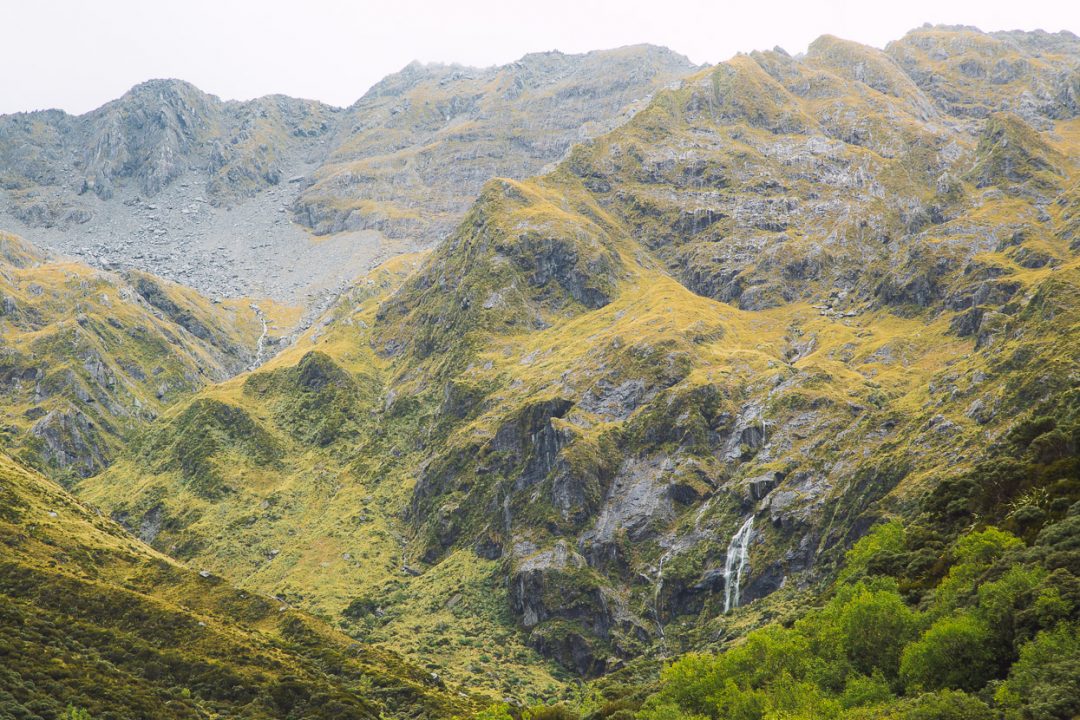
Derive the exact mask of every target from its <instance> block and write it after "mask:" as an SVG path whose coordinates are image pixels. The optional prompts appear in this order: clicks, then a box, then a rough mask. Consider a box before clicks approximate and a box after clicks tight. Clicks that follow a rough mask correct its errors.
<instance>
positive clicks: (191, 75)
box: [0, 0, 1080, 113]
mask: <svg viewBox="0 0 1080 720" xmlns="http://www.w3.org/2000/svg"><path fill="white" fill-rule="evenodd" d="M924 22H932V23H962V24H967V25H976V26H978V27H979V28H981V29H983V30H987V31H990V30H1005V29H1025V30H1031V29H1036V28H1042V29H1044V30H1047V31H1051V32H1054V31H1058V30H1071V31H1073V32H1076V33H1078V34H1080V0H886V1H885V2H881V1H879V0H802V1H798V0H741V1H740V2H731V1H730V0H532V1H531V2H527V3H520V2H513V1H512V0H458V1H457V2H455V1H453V0H444V1H443V2H438V1H435V0H427V1H423V2H421V1H418V0H390V1H389V2H386V1H378V0H353V1H352V2H349V1H348V0H258V1H256V0H252V1H247V0H244V1H240V0H170V1H167V2H165V1H160V0H158V1H155V0H93V1H89V0H0V28H2V32H3V43H2V45H0V63H2V66H0V68H2V69H0V113H8V112H16V111H20V110H33V109H40V108H47V107H60V108H63V109H65V110H67V111H69V112H75V113H81V112H86V111H87V110H90V109H93V108H95V107H97V106H99V105H101V104H103V103H105V102H106V101H108V100H111V99H113V98H115V97H119V96H120V95H122V94H123V93H124V92H125V91H126V90H127V89H128V88H130V87H131V86H132V85H135V84H136V83H139V82H142V81H143V80H147V79H150V78H160V77H175V78H182V79H184V80H188V81H190V82H192V83H194V84H195V85H197V86H198V87H200V88H202V89H203V90H205V91H207V92H210V93H213V94H215V95H218V96H221V97H223V98H237V99H247V98H252V97H258V96H260V95H265V94H268V93H285V94H288V95H294V96H298V97H306V98H317V99H319V100H323V101H326V102H329V103H332V104H335V105H349V104H351V103H352V102H354V101H355V100H356V99H357V98H359V97H360V96H361V95H362V94H363V93H364V91H365V90H366V89H367V88H368V87H370V86H371V85H372V84H373V83H375V82H377V81H378V80H379V79H380V78H382V77H384V76H385V75H387V74H389V73H392V72H395V71H397V70H399V69H401V68H402V67H404V66H405V65H406V64H408V63H409V62H410V61H411V60H420V61H423V62H461V63H464V64H468V65H481V66H484V65H493V64H501V63H505V62H509V61H512V60H516V59H517V58H519V57H520V56H521V55H523V54H525V53H527V52H533V51H542V50H552V49H558V50H562V51H564V52H584V51H587V50H594V49H600V48H610V47H617V46H619V45H627V44H631V43H639V42H650V43H654V44H657V45H667V46H668V47H670V48H672V49H674V50H676V51H678V52H681V53H683V54H685V55H687V56H688V57H689V58H690V59H691V60H693V61H694V62H696V63H705V62H708V63H715V62H718V61H721V60H725V59H727V58H729V57H731V56H732V55H734V54H735V53H736V52H740V51H750V50H755V49H765V48H771V47H773V46H774V45H780V46H782V47H784V48H786V49H787V50H788V51H789V52H792V53H795V52H801V51H803V50H805V49H806V46H807V45H808V44H809V43H810V42H811V41H812V40H813V39H814V38H815V37H817V36H819V35H821V34H824V33H831V34H833V35H839V36H840V37H844V38H848V39H851V40H858V41H860V42H863V43H867V44H870V45H875V46H877V47H882V46H884V45H885V43H887V42H888V41H889V40H893V39H896V38H898V37H900V36H901V35H903V33H904V32H906V31H907V30H909V29H911V28H913V27H917V26H919V25H921V24H922V23H924Z"/></svg>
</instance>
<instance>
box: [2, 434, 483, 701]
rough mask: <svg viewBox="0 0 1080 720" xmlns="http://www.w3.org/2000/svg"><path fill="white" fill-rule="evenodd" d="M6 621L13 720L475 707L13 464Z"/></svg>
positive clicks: (6, 465)
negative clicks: (145, 540) (151, 544)
mask: <svg viewBox="0 0 1080 720" xmlns="http://www.w3.org/2000/svg"><path fill="white" fill-rule="evenodd" d="M0 618H2V622H0V658H2V661H0V716H2V717H5V718H27V719H30V718H42V717H44V718H54V717H60V716H61V714H62V713H64V712H65V709H66V708H69V707H74V708H76V709H79V710H83V711H86V712H88V713H89V714H90V716H91V717H94V718H116V719H120V718H146V717H155V718H205V717H243V718H379V717H432V718H435V717H448V716H449V715H451V714H453V713H454V712H459V711H461V710H462V709H463V708H464V707H467V702H468V701H467V700H465V699H463V698H462V697H460V696H456V695H455V696H453V697H452V696H451V694H450V693H449V692H448V691H447V690H446V688H445V687H444V686H443V685H442V683H441V682H439V681H437V680H436V679H433V678H432V676H431V675H430V674H429V673H426V672H422V671H419V670H417V669H414V668H412V667H410V666H408V665H407V664H405V663H403V662H402V661H401V660H400V659H399V658H397V657H396V656H394V655H393V654H390V653H386V652H382V651H378V650H374V649H371V648H369V647H367V646H363V645H360V644H357V643H355V642H353V641H351V640H349V639H348V638H346V637H344V636H342V635H341V634H339V633H335V632H334V631H332V630H330V629H329V628H327V627H326V626H324V625H323V624H322V623H319V622H317V621H315V620H312V619H311V618H309V617H307V616H304V615H302V614H300V613H298V612H296V611H294V610H292V609H291V608H289V607H288V606H287V605H285V604H283V603H282V602H280V601H277V600H274V599H273V598H267V597H265V596H259V595H253V594H251V593H248V592H243V591H239V590H236V589H233V588H232V587H230V586H229V585H228V584H227V583H225V582H223V581H222V580H221V578H219V577H216V576H214V575H211V574H210V573H207V572H201V573H196V572H195V571H194V570H190V569H188V568H185V567H183V566H181V565H179V564H177V563H176V562H174V561H172V560H170V559H168V558H166V557H165V556H163V555H160V554H158V553H156V552H154V551H152V550H150V549H149V548H147V547H146V546H144V545H143V544H142V543H140V542H138V541H137V540H135V539H134V538H132V537H131V536H129V535H128V534H127V533H126V532H124V531H123V529H122V528H120V527H119V526H118V525H116V524H115V523H114V522H112V521H111V520H107V519H105V518H103V517H101V516H100V515H98V514H96V513H95V512H93V511H92V510H90V509H89V508H87V507H86V506H84V505H82V504H81V503H79V502H78V501H76V500H75V499H74V498H72V497H71V496H70V495H68V494H67V493H65V492H64V491H63V490H61V489H60V487H58V486H56V485H54V484H53V483H51V482H50V481H48V480H46V479H45V478H43V477H41V476H40V475H37V474H36V473H33V472H32V471H29V470H26V469H25V468H22V467H20V466H19V465H17V464H16V463H14V462H13V461H11V460H10V459H9V458H7V457H6V456H3V455H0ZM462 703H465V705H462ZM64 716H65V717H67V715H64Z"/></svg>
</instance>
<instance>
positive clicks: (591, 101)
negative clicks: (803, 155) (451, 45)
mask: <svg viewBox="0 0 1080 720" xmlns="http://www.w3.org/2000/svg"><path fill="white" fill-rule="evenodd" d="M692 69H693V68H692V66H691V65H690V63H689V62H688V61H687V60H686V58H684V57H682V56H680V55H677V54H675V53H673V52H671V51H669V50H666V49H664V48H657V47H652V46H635V47H628V48H620V49H616V50H608V51H597V52H592V53H588V54H584V55H565V54H562V53H558V52H553V53H541V54H533V55H527V56H525V57H523V58H521V59H520V60H519V61H517V62H515V63H512V64H509V65H506V66H500V67H493V68H486V69H479V68H470V67H463V66H459V65H452V66H444V65H420V64H419V63H413V64H411V65H409V66H408V67H406V68H404V69H403V70H402V71H401V72H399V73H395V74H393V75H390V76H388V77H386V78H384V79H383V80H382V81H381V82H379V83H378V84H377V85H375V87H373V88H371V90H369V91H368V92H367V93H365V95H364V96H363V97H362V98H361V99H360V100H358V101H357V102H356V103H355V104H354V105H352V106H351V107H348V108H333V107H329V106H327V105H324V104H323V103H319V102H315V101H310V100H300V99H296V98H289V97H284V96H268V97H264V98H259V99H256V100H251V101H246V102H236V101H222V100H220V99H218V98H216V97H214V96H212V95H208V94H206V93H204V92H202V91H200V90H199V89H198V88H196V87H194V86H192V85H190V84H188V83H185V82H182V81H179V80H153V81H150V82H146V83H143V84H140V85H138V86H136V87H134V88H132V89H131V90H130V91H129V92H128V93H126V94H125V95H124V96H123V97H121V98H118V99H117V100H114V101H112V102H110V103H108V104H106V105H104V106H103V107H101V108H98V109H97V110H94V111H92V112H90V113H86V114H85V115H80V116H77V117H73V116H70V115H67V114H66V113H63V112H61V111H57V110H49V111H43V112H33V113H19V114H15V115H8V116H2V117H0V214H2V216H0V228H5V229H8V230H13V231H15V232H18V233H20V234H22V235H25V236H27V237H33V238H35V241H36V242H39V243H41V244H42V245H43V246H45V247H48V248H49V249H52V250H56V251H59V252H63V253H64V254H66V255H70V256H74V257H77V258H79V259H80V260H82V261H84V262H87V263H89V264H91V265H94V266H95V267H105V268H117V267H119V268H137V269H141V270H144V271H148V272H152V273H154V274H156V275H160V276H162V277H165V278H168V279H170V280H173V281H175V282H180V283H183V284H185V285H188V286H190V287H192V288H195V289H196V290H198V291H200V292H202V293H203V294H205V295H207V296H209V297H215V298H216V297H238V296H244V295H247V296H253V297H266V296H269V297H273V298H275V299H278V300H283V301H286V302H290V303H293V304H295V303H305V304H318V303H319V302H321V301H322V300H323V299H325V297H327V296H328V295H330V296H332V295H333V294H335V292H336V291H337V290H338V289H339V288H340V286H341V285H342V284H345V283H348V282H351V281H352V280H353V279H354V277H355V276H356V275H357V274H359V273H361V272H363V271H366V270H367V269H369V268H370V267H371V265H372V264H373V263H377V261H378V260H379V259H385V258H386V257H388V256H391V255H394V254H397V253H399V252H402V251H403V250H404V249H408V248H410V247H428V246H430V245H431V244H432V243H434V242H435V241H437V240H439V239H441V238H442V237H443V236H444V235H446V234H447V233H448V232H449V231H450V230H451V229H452V228H453V226H454V225H456V224H457V222H458V221H459V220H460V219H461V216H462V215H463V214H464V212H465V210H466V209H467V208H468V205H469V203H471V202H472V199H473V198H474V197H475V195H476V193H477V192H478V191H479V189H480V187H481V185H482V184H483V183H484V181H486V180H487V179H488V178H490V177H492V176H495V175H508V176H510V177H528V176H529V175H533V174H535V173H537V172H539V171H540V170H541V169H542V168H543V167H544V166H545V165H547V164H548V163H552V162H555V161H557V160H559V159H560V158H561V157H562V156H563V154H564V153H565V152H566V150H567V149H568V148H569V147H570V146H571V145H572V144H573V143H575V142H578V141H580V140H584V139H586V138H589V137H594V136H596V135H598V134H600V133H602V132H605V131H606V130H609V129H611V128H612V127H614V126H615V125H616V124H618V123H620V122H622V121H623V120H625V118H626V117H627V116H628V115H629V114H631V113H632V112H633V111H634V110H636V109H638V108H639V107H641V106H642V105H643V104H644V103H645V102H646V101H647V99H648V98H649V97H650V96H651V95H652V94H653V93H654V92H656V91H657V90H659V89H661V88H663V87H665V86H667V85H668V84H670V83H671V82H673V81H676V80H678V79H679V78H681V77H683V76H684V75H686V74H687V73H689V72H690V71H691V70H692ZM312 233H317V234H318V235H319V237H318V238H317V239H316V238H313V237H312V236H311V234H312Z"/></svg>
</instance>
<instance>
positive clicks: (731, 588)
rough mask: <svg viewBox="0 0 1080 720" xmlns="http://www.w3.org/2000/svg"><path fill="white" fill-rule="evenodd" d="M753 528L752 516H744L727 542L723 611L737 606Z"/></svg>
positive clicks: (728, 610) (726, 611)
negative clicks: (740, 525) (736, 530)
mask: <svg viewBox="0 0 1080 720" xmlns="http://www.w3.org/2000/svg"><path fill="white" fill-rule="evenodd" d="M753 528H754V516H753V515H751V516H750V517H748V518H746V522H744V523H743V524H742V527H740V528H739V531H738V532H737V533H735V535H733V536H732V538H731V542H730V543H729V544H728V549H727V557H726V558H725V559H724V613H725V614H726V613H728V612H730V611H731V610H732V608H737V607H739V586H740V585H741V584H742V575H743V569H745V568H746V564H747V550H748V548H749V546H750V532H751V531H752V530H753Z"/></svg>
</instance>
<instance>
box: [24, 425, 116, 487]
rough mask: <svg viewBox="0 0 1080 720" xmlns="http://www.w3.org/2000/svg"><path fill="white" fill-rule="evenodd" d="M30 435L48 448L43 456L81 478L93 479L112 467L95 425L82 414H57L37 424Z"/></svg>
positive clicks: (52, 463) (31, 429)
mask: <svg viewBox="0 0 1080 720" xmlns="http://www.w3.org/2000/svg"><path fill="white" fill-rule="evenodd" d="M30 433H31V434H32V435H33V436H34V437H36V438H39V439H40V440H41V441H42V443H43V444H44V448H43V449H42V453H41V454H42V457H44V458H45V460H46V461H47V462H49V463H50V464H51V465H54V466H56V467H58V468H61V469H64V470H68V469H70V470H73V471H74V472H75V473H76V474H78V475H79V476H80V477H90V476H91V475H94V474H95V473H98V472H100V471H101V470H103V469H104V468H105V467H106V465H107V464H108V459H107V458H106V457H105V455H104V454H103V452H102V450H101V448H102V447H104V442H103V441H102V440H101V438H100V437H99V436H98V431H97V429H96V428H95V427H94V423H93V422H92V421H91V420H90V419H89V418H88V417H86V415H84V414H83V413H81V412H79V411H78V410H71V411H69V412H60V411H55V410H54V411H52V412H50V413H48V414H47V415H46V416H45V417H43V418H41V419H40V420H38V421H37V422H36V423H34V425H33V427H31V428H30Z"/></svg>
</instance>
